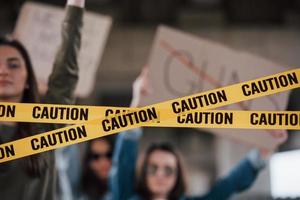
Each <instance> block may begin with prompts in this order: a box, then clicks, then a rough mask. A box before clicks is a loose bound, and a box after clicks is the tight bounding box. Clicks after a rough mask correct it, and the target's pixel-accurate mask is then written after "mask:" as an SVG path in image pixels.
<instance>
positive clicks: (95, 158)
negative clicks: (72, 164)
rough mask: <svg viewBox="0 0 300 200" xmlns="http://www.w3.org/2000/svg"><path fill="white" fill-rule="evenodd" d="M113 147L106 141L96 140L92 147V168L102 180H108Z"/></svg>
mask: <svg viewBox="0 0 300 200" xmlns="http://www.w3.org/2000/svg"><path fill="white" fill-rule="evenodd" d="M111 156H112V153H111V146H110V144H109V143H108V142H107V141H106V140H95V141H93V142H92V145H91V157H90V168H91V169H92V171H93V172H94V173H95V174H96V176H97V177H98V178H99V179H101V180H107V178H108V175H109V170H110V168H111Z"/></svg>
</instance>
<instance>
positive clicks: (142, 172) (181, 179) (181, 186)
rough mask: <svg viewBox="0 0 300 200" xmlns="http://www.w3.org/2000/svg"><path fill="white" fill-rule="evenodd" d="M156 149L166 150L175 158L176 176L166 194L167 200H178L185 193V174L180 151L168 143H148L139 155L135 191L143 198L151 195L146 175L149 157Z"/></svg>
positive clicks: (145, 198)
mask: <svg viewBox="0 0 300 200" xmlns="http://www.w3.org/2000/svg"><path fill="white" fill-rule="evenodd" d="M156 150H160V151H164V152H168V153H170V154H172V155H174V157H175V158H176V162H177V178H176V183H175V186H174V188H173V189H172V190H171V191H170V192H169V194H168V200H178V199H180V198H181V197H182V196H183V195H184V194H185V191H186V176H185V171H184V167H183V162H182V159H181V155H180V153H179V152H178V151H177V150H176V149H175V148H174V147H173V146H172V145H171V144H169V143H154V144H152V145H150V146H149V148H148V149H147V150H146V151H145V153H144V155H143V156H141V158H140V160H139V162H138V167H137V180H136V183H137V184H136V189H137V193H138V195H139V196H140V197H141V198H142V199H143V200H150V199H151V198H152V197H153V194H152V193H151V191H150V190H149V188H148V186H147V181H146V176H147V166H148V162H149V157H150V155H151V154H152V153H153V152H154V151H156Z"/></svg>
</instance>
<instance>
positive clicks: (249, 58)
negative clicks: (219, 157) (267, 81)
mask: <svg viewBox="0 0 300 200" xmlns="http://www.w3.org/2000/svg"><path fill="white" fill-rule="evenodd" d="M148 66H149V85H150V86H151V87H152V89H153V93H152V94H151V96H149V97H147V98H144V99H142V105H149V104H153V103H157V102H161V101H165V100H169V99H174V98H176V97H181V96H186V95H190V94H194V93H198V92H201V91H207V90H211V89H214V88H218V87H222V86H226V85H231V84H234V83H238V82H241V81H246V80H250V79H253V78H257V77H260V76H265V75H269V74H274V73H278V72H281V71H284V70H286V69H287V68H286V67H285V68H283V67H281V66H279V65H278V64H276V63H274V62H272V61H269V60H266V59H263V58H261V57H258V56H254V55H251V54H248V53H245V52H241V51H236V50H233V49H230V48H228V47H225V46H222V45H220V44H217V43H215V42H212V41H208V40H205V39H201V38H197V37H195V36H192V35H190V34H186V33H183V32H181V31H177V30H174V29H171V28H168V27H165V26H161V27H159V29H158V32H157V35H156V37H155V41H154V44H153V47H152V52H151V56H150V59H149V61H148ZM288 95H289V94H288V92H284V93H279V94H276V95H272V96H266V97H263V98H258V99H254V100H251V101H247V102H241V103H238V104H234V105H230V106H226V107H222V108H220V109H232V110H234V109H235V110H285V108H286V106H287V102H288ZM210 131H211V132H212V133H214V134H217V135H221V136H224V137H230V138H231V139H233V140H237V141H239V142H243V143H247V144H249V145H251V146H257V147H263V148H274V147H276V146H277V145H278V143H279V141H278V139H276V137H275V136H274V134H273V133H274V131H270V130H269V131H267V130H238V129H237V130H229V129H227V130H226V129H211V130H210Z"/></svg>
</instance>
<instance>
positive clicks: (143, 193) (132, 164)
mask: <svg viewBox="0 0 300 200" xmlns="http://www.w3.org/2000/svg"><path fill="white" fill-rule="evenodd" d="M148 94H149V86H148V83H147V71H146V70H145V69H144V70H143V72H142V74H141V76H140V77H138V79H137V80H136V81H135V83H134V85H133V99H132V104H131V106H132V107H139V106H140V103H139V102H140V98H141V96H142V95H148ZM141 136H142V129H133V130H129V131H126V132H124V133H121V134H119V135H118V138H117V142H116V148H115V152H114V156H113V167H112V170H111V177H110V179H111V191H112V194H113V199H114V200H128V199H130V200H224V199H229V198H230V197H231V196H232V195H233V194H235V193H237V192H241V191H243V190H246V189H247V188H249V187H250V186H251V185H252V184H253V182H254V181H255V179H256V177H257V175H258V173H259V172H260V170H261V169H262V168H263V167H264V166H265V160H264V159H263V158H264V155H262V153H261V152H260V151H258V150H252V151H250V152H249V153H248V154H247V156H246V158H244V159H242V160H241V161H240V162H239V163H238V164H237V165H236V166H235V168H234V169H233V170H232V171H231V172H230V173H229V174H228V175H227V176H226V177H224V178H222V179H220V180H219V181H217V183H216V184H215V185H214V186H213V187H212V188H211V190H210V191H209V192H208V193H207V194H205V195H203V196H193V197H189V196H187V195H186V189H187V186H186V181H185V175H184V174H185V173H184V170H183V166H182V161H181V158H180V155H179V153H178V151H177V150H176V149H175V148H174V147H172V146H171V145H170V144H168V143H161V144H152V145H150V147H149V148H148V149H147V150H146V151H145V153H144V154H143V155H142V156H141V157H140V158H139V160H138V162H137V156H138V144H139V140H140V137H141ZM278 136H280V137H278V139H279V140H280V141H281V142H284V141H285V140H286V138H287V137H286V134H283V133H282V134H279V135H278ZM136 163H139V165H138V167H137V172H135V168H136Z"/></svg>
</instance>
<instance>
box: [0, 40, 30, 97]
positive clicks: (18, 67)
mask: <svg viewBox="0 0 300 200" xmlns="http://www.w3.org/2000/svg"><path fill="white" fill-rule="evenodd" d="M27 76H28V74H27V70H26V66H25V61H24V59H23V57H22V55H21V54H20V53H19V51H18V50H17V49H15V48H13V47H11V46H8V45H0V101H14V102H21V99H22V96H23V93H24V90H25V86H26V82H27Z"/></svg>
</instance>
